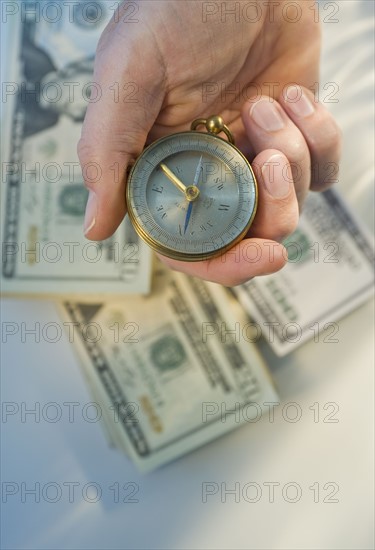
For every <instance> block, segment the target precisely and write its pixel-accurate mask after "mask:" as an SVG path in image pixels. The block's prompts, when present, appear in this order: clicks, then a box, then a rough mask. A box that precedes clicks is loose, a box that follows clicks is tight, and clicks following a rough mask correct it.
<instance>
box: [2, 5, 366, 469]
mask: <svg viewBox="0 0 375 550" xmlns="http://www.w3.org/2000/svg"><path fill="white" fill-rule="evenodd" d="M93 4H94V3H92V2H89V3H87V5H86V3H85V2H77V3H74V6H69V5H68V3H63V4H61V6H60V8H59V9H61V15H60V17H59V18H57V19H56V21H53V20H52V19H51V17H52V16H51V14H50V13H49V12H48V13H47V12H45V11H43V10H45V9H46V2H26V3H19V4H16V3H14V6H18V9H19V12H18V13H16V11H15V13H14V14H12V17H11V14H8V15H7V17H9V21H7V29H8V31H9V29H11V33H12V39H13V40H14V44H15V47H14V48H12V49H11V50H10V53H9V59H8V63H7V65H6V73H5V75H4V77H3V82H4V86H3V90H4V97H3V106H5V108H6V109H4V116H3V115H2V117H3V118H2V131H3V140H2V156H3V178H2V207H1V208H2V210H1V213H2V217H1V234H2V272H1V288H2V292H3V294H4V295H9V296H18V297H28V298H29V297H33V298H35V299H42V298H49V299H51V298H52V299H54V300H56V303H57V304H58V308H59V311H60V312H61V316H62V319H63V321H64V324H65V326H66V327H67V337H68V338H69V340H70V341H71V342H72V345H73V346H74V347H75V348H76V349H77V360H78V361H79V364H80V365H81V366H82V370H83V373H84V376H85V380H86V381H87V384H88V387H89V390H90V392H91V394H92V396H93V399H94V401H96V402H97V403H98V404H100V406H101V409H102V411H103V425H104V429H105V432H106V434H107V437H108V440H109V442H110V443H111V444H112V445H114V446H116V447H118V448H119V449H121V450H122V451H124V452H125V453H126V454H127V455H128V456H129V457H130V458H131V459H132V460H133V461H134V462H135V463H136V465H137V466H138V467H139V468H140V469H141V470H142V471H148V470H150V469H152V468H155V467H158V466H160V465H162V464H164V463H166V462H168V461H170V460H173V459H175V458H176V457H178V456H181V455H183V454H185V453H187V452H189V451H191V450H192V449H194V448H197V447H198V446H200V445H202V444H204V443H206V442H208V441H210V440H212V439H214V438H216V437H218V436H220V435H222V434H224V433H226V432H228V431H229V430H232V429H234V428H235V427H237V426H239V425H240V424H243V423H244V422H246V421H250V422H251V421H254V419H257V418H258V417H260V416H261V415H262V412H263V410H264V408H265V407H266V404H267V403H275V402H277V401H278V397H277V394H276V390H275V388H274V386H273V383H272V380H271V378H270V375H269V373H268V371H267V366H266V365H265V363H264V360H263V358H262V356H261V355H260V353H259V350H258V346H257V344H258V342H259V339H260V338H263V339H266V340H267V341H268V343H269V344H270V346H271V347H272V348H273V350H274V352H275V353H276V354H278V355H284V354H286V353H289V352H291V351H292V350H293V349H295V347H296V346H298V345H300V344H302V343H303V342H305V341H306V340H308V339H311V338H314V339H317V338H320V337H323V338H327V339H331V341H334V339H335V331H336V330H337V324H336V322H337V320H338V319H339V318H340V317H341V316H342V315H344V314H346V313H348V312H349V311H350V310H352V309H353V308H354V307H357V306H358V305H360V304H361V303H363V302H364V301H365V300H366V299H367V298H368V297H369V296H370V295H371V294H372V292H373V280H374V275H373V255H374V252H373V243H372V241H371V239H370V238H369V237H368V235H367V232H366V231H365V230H364V228H363V227H362V225H361V224H360V223H359V222H358V220H356V219H355V217H354V216H353V214H352V213H351V212H350V210H349V209H348V207H347V205H346V204H345V203H344V201H343V200H342V198H341V197H340V196H339V194H338V193H337V192H336V191H333V190H329V191H327V192H325V193H324V194H311V195H310V196H309V197H308V200H307V202H306V207H305V210H304V213H303V215H302V217H301V221H300V225H299V227H298V229H297V230H296V232H295V233H294V234H293V235H292V236H291V237H289V238H288V239H287V241H286V242H285V245H286V247H287V250H288V255H289V262H288V265H287V266H286V267H285V269H283V270H282V271H281V272H279V273H277V274H275V275H270V276H266V277H261V278H257V279H255V280H252V281H250V282H248V283H246V284H244V285H241V286H239V287H237V288H236V289H235V290H234V291H233V292H229V291H228V290H227V289H225V288H222V287H220V286H219V285H215V284H212V283H205V282H202V281H200V280H197V279H194V278H190V277H187V276H185V275H182V274H177V273H172V272H170V271H169V270H167V269H166V268H164V267H162V265H161V264H160V263H158V262H156V261H155V260H154V258H153V256H152V253H151V251H150V249H149V248H148V247H147V245H145V244H144V243H143V242H142V240H140V238H139V237H138V235H137V234H136V233H135V231H134V229H133V227H132V225H131V223H130V222H129V220H128V218H125V220H124V221H123V223H122V224H121V226H120V227H119V229H118V230H117V231H116V233H115V234H114V235H113V236H112V237H111V238H109V239H107V240H106V241H103V242H99V243H94V242H90V241H87V240H86V239H85V238H84V236H83V233H82V225H83V215H84V210H85V205H86V200H87V190H86V189H85V187H84V186H83V181H82V175H81V171H80V167H79V162H78V158H77V155H76V143H77V142H78V139H79V136H80V129H81V125H82V121H83V117H84V114H85V110H86V107H87V104H88V101H89V100H90V93H89V90H90V89H91V88H92V86H91V85H90V82H91V81H92V71H93V58H94V53H95V48H96V44H97V41H98V38H99V35H100V33H101V31H102V30H103V28H104V26H105V24H106V22H107V21H108V19H109V17H110V16H111V15H112V13H111V6H110V3H108V2H96V4H97V6H99V7H100V11H98V9H96V10H94V12H92V13H91V12H90V5H93ZM54 5H55V8H56V3H54ZM24 6H27V9H24ZM72 10H73V12H74V13H72ZM9 32H10V31H9ZM73 84H74V85H73ZM73 92H74V94H73ZM72 94H73V95H72ZM317 291H319V295H320V299H319V300H316V299H315V293H316V292H317ZM321 335H322V336H321Z"/></svg>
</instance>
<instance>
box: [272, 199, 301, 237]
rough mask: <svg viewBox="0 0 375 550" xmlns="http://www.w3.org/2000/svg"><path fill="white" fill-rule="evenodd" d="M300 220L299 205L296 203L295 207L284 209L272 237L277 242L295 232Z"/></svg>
mask: <svg viewBox="0 0 375 550" xmlns="http://www.w3.org/2000/svg"><path fill="white" fill-rule="evenodd" d="M298 221H299V212H298V205H297V203H296V205H295V207H293V209H290V208H289V210H287V209H286V208H285V209H284V210H283V211H282V214H281V216H279V218H278V223H277V226H276V227H275V226H274V228H273V234H272V239H274V240H275V241H277V242H281V241H282V240H283V239H285V238H286V237H288V236H289V235H291V234H292V233H294V231H295V230H296V229H297V226H298Z"/></svg>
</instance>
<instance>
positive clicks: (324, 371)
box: [1, 0, 374, 550]
mask: <svg viewBox="0 0 375 550" xmlns="http://www.w3.org/2000/svg"><path fill="white" fill-rule="evenodd" d="M326 4H331V5H332V4H334V3H333V2H328V3H326ZM336 4H337V5H338V6H339V11H338V13H337V15H336V18H338V19H339V22H338V23H334V24H328V23H325V24H324V25H323V29H324V39H325V43H324V50H323V73H322V82H323V83H324V82H336V83H337V84H338V86H339V93H338V95H337V97H338V99H339V103H336V104H330V105H329V107H330V108H331V109H332V110H333V112H334V113H335V115H336V117H337V119H338V120H339V122H340V124H341V126H342V128H343V131H344V138H345V143H344V157H343V163H342V176H341V183H340V188H341V190H342V192H343V194H344V195H345V197H346V198H347V199H348V201H349V203H350V204H351V205H352V206H353V208H354V210H355V211H356V212H357V213H358V214H359V215H360V216H361V218H362V219H363V220H364V221H365V223H366V224H367V225H368V227H370V228H371V227H372V224H373V212H372V208H373V207H372V204H373V203H372V202H371V201H372V200H373V172H372V168H371V166H372V162H373V153H372V151H373V141H372V140H373V137H372V123H371V116H372V112H373V102H372V94H371V83H372V78H373V75H372V72H371V71H372V61H371V50H372V47H371V40H373V35H372V31H371V25H370V19H371V17H372V15H373V3H372V2H371V1H369V2H367V1H362V2H361V1H359V2H355V1H351V0H350V1H345V2H336ZM323 7H324V3H322V4H321V8H323ZM331 11H332V8H331V9H330V10H328V9H327V11H321V14H322V15H323V16H325V15H326V14H328V13H331ZM317 293H318V290H317ZM373 314H374V310H373V302H372V301H370V302H369V303H367V304H365V305H364V306H362V307H361V308H359V309H357V310H356V311H354V312H352V313H351V314H350V315H349V316H347V317H346V318H344V319H342V320H340V322H339V333H338V335H337V337H338V339H339V342H338V343H336V344H328V343H325V344H324V343H322V342H321V343H318V344H316V343H314V342H309V343H307V344H305V345H303V346H302V347H301V348H299V349H298V350H296V351H295V352H294V353H293V354H291V355H289V356H287V357H285V358H283V359H278V358H276V357H275V356H274V355H273V354H272V353H271V352H270V351H269V349H268V348H267V347H265V348H264V350H263V352H264V355H265V358H266V360H267V362H268V363H269V365H270V368H271V371H272V374H273V376H274V378H275V381H276V385H277V387H278V390H279V394H280V398H281V402H282V405H281V406H280V407H279V408H277V409H276V410H275V418H274V422H271V421H270V418H269V417H268V416H267V415H266V416H265V417H263V418H262V420H261V421H259V422H257V423H255V424H246V425H245V426H243V427H241V428H239V429H238V430H236V431H234V432H232V433H230V434H229V435H227V436H225V437H223V438H221V439H219V440H217V441H215V442H214V443H211V444H209V445H207V446H205V447H203V448H201V449H199V450H197V451H195V452H194V453H191V454H189V455H188V456H186V457H183V458H182V459H180V460H178V461H176V462H174V463H172V464H170V465H168V466H166V467H164V468H162V469H159V470H157V471H155V472H153V473H151V474H148V475H146V476H141V475H140V474H138V473H137V471H136V469H135V467H134V466H133V465H132V464H131V463H130V462H129V461H128V460H127V459H126V458H125V457H124V456H122V454H121V453H119V452H118V451H116V450H113V449H111V448H109V446H108V445H107V442H106V440H105V438H104V435H103V433H102V431H101V427H100V425H99V423H97V422H92V423H90V422H88V421H87V417H86V416H85V415H86V414H89V413H90V411H89V410H88V409H87V408H85V404H87V403H89V402H90V401H91V400H92V399H91V397H90V395H89V394H88V391H87V388H86V386H85V383H84V381H83V379H82V376H81V372H80V370H79V367H78V362H77V358H76V356H75V353H74V349H73V348H72V346H71V345H70V344H69V343H68V341H67V338H66V337H65V335H63V336H62V338H61V340H60V341H58V342H56V343H48V342H46V341H43V340H42V341H40V342H39V343H37V342H35V339H34V338H33V337H32V336H29V337H27V338H26V341H25V342H22V341H21V338H20V337H18V338H17V337H16V338H9V339H8V342H7V343H6V344H4V345H3V349H2V357H1V359H2V364H1V383H2V385H1V386H2V389H1V392H2V400H3V406H4V403H7V404H8V405H7V406H8V407H9V406H12V405H9V403H13V404H14V407H17V406H18V407H19V410H20V411H21V408H22V407H23V405H22V402H24V403H26V404H27V406H31V405H33V406H35V404H37V403H39V407H40V410H41V414H40V421H36V420H35V417H32V416H31V415H28V416H26V422H22V418H21V412H19V413H17V414H14V415H13V416H9V417H8V418H7V419H5V417H4V415H3V423H2V436H1V440H2V451H1V452H2V463H1V478H2V482H3V490H4V487H5V486H4V482H6V483H8V485H7V486H6V488H8V489H9V488H10V485H9V483H10V482H12V483H13V485H12V487H13V488H14V489H15V490H17V494H16V495H13V496H10V495H9V496H8V498H7V501H6V502H5V503H4V502H3V504H2V544H1V548H4V549H20V548H22V549H23V548H30V549H38V550H39V549H65V548H67V549H68V548H69V549H70V548H71V549H112V548H113V549H114V548H118V549H120V548H122V549H143V548H144V549H146V548H148V549H215V550H216V549H229V548H236V549H315V550H317V549H319V550H320V549H337V550H344V549H354V548H355V549H358V550H359V549H370V548H374V539H373V513H374V509H373V494H374V493H373V412H374V398H373V388H374V384H373V367H374V364H373V358H374V357H373V349H374V348H373V346H374V338H373V334H374V332H373V331H374V322H373ZM1 321H2V323H4V322H14V323H17V324H19V325H20V323H22V322H24V323H26V326H27V327H31V326H34V325H35V323H38V322H39V323H40V324H41V326H43V325H44V324H46V323H49V322H57V323H61V321H60V318H59V316H58V313H57V311H56V309H55V306H54V304H53V303H51V302H37V301H31V300H30V301H27V300H11V299H4V300H3V301H2V307H1ZM51 402H54V403H56V404H57V406H58V407H59V408H60V409H61V410H62V412H63V414H62V418H61V420H59V421H57V422H55V423H53V422H49V421H48V417H49V418H52V417H53V414H54V411H56V409H53V407H51V408H49V409H46V408H44V409H43V407H45V405H46V404H47V403H51ZM73 402H74V403H78V405H77V406H76V407H75V414H74V419H73V420H74V421H73V422H69V417H68V406H67V405H64V403H73ZM291 402H295V403H297V404H298V407H299V408H300V411H302V417H301V419H300V420H299V421H298V422H295V423H293V422H289V421H288V420H287V419H286V418H284V417H285V416H286V414H285V411H287V409H285V408H284V409H283V405H284V406H285V404H288V403H291ZM329 403H334V404H335V405H327V404H329ZM314 404H315V405H314ZM37 406H38V405H37ZM325 406H326V409H325V408H324V407H325ZM310 407H313V408H315V411H317V410H318V409H319V413H320V414H319V419H318V418H317V417H316V412H315V421H314V412H313V410H312V409H311V408H310ZM327 407H328V408H327ZM333 407H336V408H337V412H336V413H335V414H334V416H333V418H334V419H337V420H338V422H335V423H329V422H324V419H326V420H327V415H328V414H329V413H330V412H332V411H333ZM8 410H9V409H8ZM283 410H284V416H283ZM91 412H92V411H91ZM287 412H288V411H287ZM292 413H293V410H292V409H290V414H292ZM36 482H39V483H40V491H41V500H40V502H35V497H33V496H32V495H28V496H27V495H26V502H25V503H23V502H22V493H24V491H23V490H22V487H27V488H31V487H32V486H33V485H34V484H35V483H36ZM129 482H131V483H134V484H137V485H134V487H138V488H139V490H138V493H137V495H135V497H134V498H136V499H138V502H122V500H123V498H124V497H126V495H129V490H130V489H129V487H130V486H129V485H128V486H127V487H128V489H127V490H124V489H123V488H122V486H123V485H124V484H125V483H129ZM208 482H211V483H213V484H218V485H212V487H217V488H218V489H219V490H218V492H217V494H215V495H209V496H207V499H206V500H207V502H202V485H203V484H205V483H208ZM251 482H252V483H253V484H255V483H257V484H258V485H259V486H260V489H261V492H260V493H258V496H259V500H258V501H257V502H248V501H247V500H249V499H251V498H254V495H255V488H254V487H256V485H252V486H249V485H246V484H248V483H251ZM270 482H275V483H278V484H279V485H277V486H275V494H274V499H273V500H274V501H273V502H270V500H271V499H270V498H269V483H270ZM51 483H53V484H54V486H52V485H46V484H51ZM69 483H76V484H77V485H76V486H75V493H74V496H73V497H72V498H71V499H70V500H71V502H70V501H69V491H68V484H69ZM87 483H96V484H97V487H100V489H101V491H102V495H101V497H100V499H99V500H98V501H97V502H89V500H90V499H92V498H93V497H94V493H93V492H88V493H87V494H86V493H85V490H86V489H85V487H84V486H85V484H87ZM222 483H223V484H226V485H224V487H225V486H226V487H227V488H228V489H230V488H234V487H235V484H236V483H237V484H239V485H237V487H239V488H240V495H239V498H236V497H235V495H233V494H227V495H226V498H224V497H225V494H224V492H221V484H222ZM314 483H315V485H314V487H315V488H316V487H319V489H320V493H319V498H318V497H317V493H316V492H315V493H314V492H313V490H312V489H310V488H309V487H311V486H312V485H313V484H314ZM327 483H333V484H335V485H328V486H327V485H325V484H327ZM22 484H24V486H22ZM114 484H119V487H120V492H119V496H120V502H116V498H115V496H114V489H113V487H114ZM265 484H266V485H265ZM267 484H268V485H267ZM286 484H291V485H286ZM70 486H71V487H73V486H72V485H70ZM53 487H55V488H56V487H58V488H59V489H60V490H61V498H60V500H59V501H58V502H55V503H52V502H48V499H49V500H51V499H53V498H54V496H55V494H56V492H54V489H53ZM110 487H112V489H110ZM244 487H245V489H244V494H245V496H243V493H242V490H243V488H244ZM246 487H250V488H249V490H248V493H246ZM251 487H252V488H251ZM334 487H337V488H338V492H337V494H336V495H334V496H333V497H332V498H335V499H338V502H324V498H326V499H327V498H329V495H330V493H331V491H332V489H333V488H334ZM296 488H298V490H299V491H300V499H299V500H298V501H297V502H294V503H293V502H288V500H289V501H290V500H292V499H293V498H294V496H295V494H296V493H295V489H296ZM43 491H46V493H45V494H44V496H45V497H46V498H43ZM82 491H83V492H84V494H85V497H86V498H84V497H83V495H82ZM314 494H315V500H317V499H318V500H319V502H314ZM246 495H247V496H248V499H246ZM4 496H5V494H4V492H3V499H4ZM23 496H25V495H23ZM221 497H223V500H224V502H222V498H221ZM125 500H126V498H125ZM236 500H238V502H236Z"/></svg>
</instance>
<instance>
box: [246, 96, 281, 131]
mask: <svg viewBox="0 0 375 550" xmlns="http://www.w3.org/2000/svg"><path fill="white" fill-rule="evenodd" d="M249 114H250V116H251V117H252V119H253V120H254V122H255V123H256V124H257V125H258V126H260V127H261V128H262V129H263V130H265V131H266V132H277V131H278V130H282V129H283V128H284V126H285V124H284V120H283V118H282V116H281V114H280V112H279V110H278V108H277V105H276V103H275V102H271V100H270V99H265V98H264V99H260V100H259V101H257V102H256V103H254V105H252V106H251V109H250V112H249Z"/></svg>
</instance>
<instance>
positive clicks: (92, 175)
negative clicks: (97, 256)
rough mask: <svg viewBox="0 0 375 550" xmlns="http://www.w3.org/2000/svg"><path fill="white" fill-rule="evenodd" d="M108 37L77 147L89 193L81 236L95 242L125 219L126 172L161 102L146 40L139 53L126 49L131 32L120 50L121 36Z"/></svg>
mask: <svg viewBox="0 0 375 550" xmlns="http://www.w3.org/2000/svg"><path fill="white" fill-rule="evenodd" d="M135 27H137V25H136V26H135ZM108 32H109V31H105V32H104V34H103V35H102V38H101V40H100V42H99V46H98V50H97V55H96V60H95V68H94V78H93V81H94V83H95V88H96V90H97V94H96V97H95V98H94V99H95V100H93V101H91V102H90V104H89V107H88V109H87V112H86V117H85V121H84V124H83V128H82V136H81V139H80V141H79V144H78V156H79V159H80V163H81V167H82V173H83V177H84V182H85V185H86V186H87V188H88V189H89V190H90V194H89V199H88V203H87V207H86V216H85V235H86V236H87V237H88V238H90V239H95V240H101V239H105V238H107V237H109V236H110V235H111V234H112V233H113V232H114V231H115V230H116V228H117V226H118V225H119V223H120V222H121V220H122V218H123V217H124V215H125V183H126V169H127V167H128V166H129V163H131V162H132V161H133V160H134V159H135V158H137V156H138V155H139V154H140V153H141V151H142V149H143V146H144V143H145V141H146V138H147V134H148V132H149V130H150V128H151V127H152V125H153V124H154V121H155V119H156V117H157V114H158V112H159V110H160V107H161V105H162V101H163V85H162V81H163V74H162V69H161V65H160V63H158V62H157V59H156V53H155V52H156V50H155V48H154V49H152V40H149V41H145V42H144V44H143V48H144V49H143V50H142V52H140V51H139V47H138V48H134V49H133V48H132V44H133V37H132V34H131V33H132V32H136V31H132V30H129V32H128V33H127V36H126V47H125V45H124V44H123V42H124V37H123V36H122V35H121V34H117V35H114V38H113V37H112V38H111V40H107V39H106V35H107V34H108ZM112 32H113V30H112ZM141 58H142V59H141ZM145 60H147V62H146V61H145ZM119 62H121V67H120V68H119ZM145 63H147V68H146V69H145Z"/></svg>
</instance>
